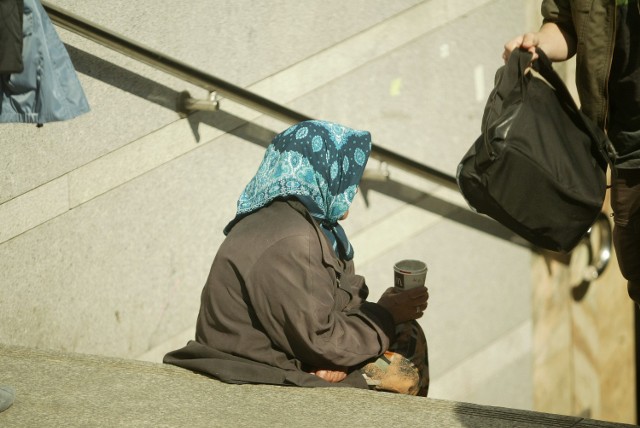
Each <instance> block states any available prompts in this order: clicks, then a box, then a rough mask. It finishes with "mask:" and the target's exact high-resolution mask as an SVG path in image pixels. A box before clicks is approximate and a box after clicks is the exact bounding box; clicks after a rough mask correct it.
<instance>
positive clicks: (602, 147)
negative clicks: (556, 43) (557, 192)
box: [514, 47, 616, 174]
mask: <svg viewBox="0 0 640 428" xmlns="http://www.w3.org/2000/svg"><path fill="white" fill-rule="evenodd" d="M516 50H519V49H516ZM516 50H514V52H515V51H516ZM536 54H537V55H538V58H537V59H536V60H535V61H533V63H532V65H531V66H532V68H533V69H534V70H535V71H537V72H538V73H540V75H541V76H542V77H544V78H545V80H546V81H547V82H549V84H550V85H551V86H553V88H554V89H555V91H556V94H558V96H559V97H560V99H561V100H562V101H563V102H564V103H565V105H567V106H568V107H569V108H571V110H572V111H573V112H574V113H575V115H576V117H577V118H578V119H579V120H580V121H581V122H582V124H583V125H584V128H585V129H586V130H587V132H589V134H590V135H591V138H592V140H594V141H596V143H597V149H598V152H599V153H600V155H601V156H602V158H603V159H602V160H603V161H605V162H606V163H607V164H609V167H610V168H611V171H612V173H613V174H615V173H616V168H615V165H614V162H613V157H614V156H613V155H612V153H613V149H612V148H611V147H610V143H609V140H608V138H607V136H606V135H605V134H604V132H602V131H601V130H600V129H599V128H597V125H596V124H595V123H593V121H592V120H590V119H589V118H588V117H586V116H585V115H584V114H583V113H582V112H581V111H580V108H579V107H578V105H577V104H576V102H575V100H574V98H573V96H571V93H570V92H569V89H567V86H566V85H565V84H564V81H563V80H562V79H561V78H560V76H559V75H558V73H557V72H556V71H555V70H554V69H553V66H552V64H551V60H550V59H549V57H548V56H547V54H545V53H544V51H543V50H542V49H540V48H537V47H536Z"/></svg>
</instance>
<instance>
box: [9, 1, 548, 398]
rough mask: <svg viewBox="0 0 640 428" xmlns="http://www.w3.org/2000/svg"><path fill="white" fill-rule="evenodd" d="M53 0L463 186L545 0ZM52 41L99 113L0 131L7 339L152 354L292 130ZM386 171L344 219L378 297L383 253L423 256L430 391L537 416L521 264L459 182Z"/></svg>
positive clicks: (93, 48)
mask: <svg viewBox="0 0 640 428" xmlns="http://www.w3.org/2000/svg"><path fill="white" fill-rule="evenodd" d="M51 3H52V4H55V5H58V6H60V7H63V8H66V9H68V10H70V11H72V12H73V13H75V14H77V15H80V16H82V17H84V18H86V19H88V20H90V21H93V22H95V23H97V24H99V25H103V26H105V27H108V28H110V29H112V30H113V31H116V32H119V33H121V34H124V35H126V36H127V37H129V38H131V39H133V40H136V41H138V42H140V43H142V44H144V45H147V46H149V47H151V48H154V49H156V50H159V51H161V52H164V53H166V54H168V55H171V56H173V57H175V58H177V59H179V60H181V61H184V62H185V63H187V64H190V65H193V66H195V67H197V68H200V69H202V70H205V71H206V72H208V73H210V74H213V75H216V76H218V77H221V78H223V79H227V80H229V81H230V82H232V83H235V84H238V85H240V86H243V87H246V88H248V89H249V90H252V91H255V92H257V93H259V94H261V95H263V96H265V97H267V98H270V99H272V100H274V101H276V102H279V103H282V104H285V105H287V106H289V107H291V108H294V109H297V110H299V111H301V112H304V113H306V114H308V115H310V116H313V117H317V118H323V119H327V120H333V121H338V122H342V123H344V124H346V125H349V126H352V127H356V128H360V129H367V130H370V131H371V132H372V134H373V136H374V140H375V143H376V144H379V145H380V146H383V147H386V148H388V149H390V150H393V151H396V152H398V153H401V154H403V155H405V156H409V157H412V158H414V159H416V160H417V161H419V162H422V163H425V164H427V165H429V166H432V167H435V168H438V169H440V170H442V171H444V172H446V173H448V174H451V175H453V174H454V172H455V169H456V166H457V163H458V161H459V160H460V158H461V157H462V155H463V154H464V153H465V152H466V150H467V149H468V147H469V146H470V145H471V143H472V142H473V141H474V140H475V138H476V137H477V135H478V134H479V124H480V118H481V115H482V111H483V107H484V103H485V101H486V97H487V95H488V94H489V91H490V90H491V88H492V86H493V74H494V72H495V70H496V68H497V67H499V66H500V65H501V52H502V45H503V44H504V42H505V41H507V40H508V39H509V38H511V37H512V36H514V35H516V34H519V33H520V32H522V31H523V30H525V29H531V28H534V27H535V25H532V16H534V15H535V13H532V12H531V11H532V10H534V11H535V8H537V5H538V4H539V1H527V2H517V3H516V2H513V1H512V0H464V1H463V0H455V1H453V0H423V1H420V0H397V1H393V2H389V1H383V0H366V1H365V0H350V1H348V2H344V1H339V0H322V1H320V0H309V1H305V2H299V1H294V0H272V1H269V2H257V1H250V0H227V1H212V0H209V1H207V0H191V1H189V2H186V3H185V5H183V6H176V3H175V2H170V1H168V0H139V1H135V2H130V1H123V0H113V1H110V2H103V1H98V0H82V1H79V0H52V1H51ZM186 5H188V6H186ZM58 30H59V31H58V32H59V34H60V36H61V38H62V39H63V41H64V42H65V43H66V45H67V48H68V50H69V53H70V55H71V57H72V60H73V62H74V65H75V66H76V69H77V70H78V72H79V76H80V79H81V82H82V84H83V87H84V89H85V91H86V94H87V97H88V99H89V102H90V105H91V108H92V111H91V113H89V114H87V115H84V116H82V117H79V118H77V119H74V120H72V121H69V122H63V123H56V124H47V125H45V126H44V127H43V128H40V129H37V128H36V127H35V126H31V125H23V124H11V125H3V126H2V129H1V133H0V287H1V288H0V291H1V292H0V343H4V344H8V345H25V346H31V347H35V348H41V349H56V350H65V351H77V352H83V353H91V354H100V355H108V356H117V357H126V358H138V359H147V360H156V361H157V360H159V359H160V358H161V356H162V355H163V354H164V353H165V352H166V351H168V350H171V349H174V348H175V347H178V346H182V344H184V343H185V342H186V340H188V339H189V338H190V337H191V336H192V335H193V326H194V322H195V318H196V315H197V311H198V305H199V294H200V290H201V287H202V285H203V284H204V280H205V278H206V275H207V273H208V270H209V267H210V263H211V261H212V259H213V256H214V254H215V252H216V249H217V247H218V245H219V244H220V242H221V241H222V239H223V235H222V232H221V229H222V227H223V226H224V225H225V224H226V222H227V221H228V220H229V219H231V218H232V217H233V214H234V211H235V201H236V198H237V197H238V195H239V194H240V192H241V191H242V188H243V187H244V185H245V184H246V182H247V181H248V180H249V179H250V178H251V176H252V175H253V173H254V172H255V170H256V168H257V165H258V163H259V162H260V160H261V158H262V154H263V151H264V145H266V144H267V143H268V142H269V141H270V139H271V137H272V136H273V135H274V134H275V133H277V132H280V131H281V130H283V129H284V128H286V126H287V125H286V124H284V123H281V122H278V121H276V120H274V119H270V118H267V117H262V116H261V115H260V114H258V113H256V112H253V111H251V110H249V109H247V108H244V107H242V106H239V105H237V104H235V103H233V102H231V101H228V100H222V103H221V111H220V112H218V113H198V114H194V115H192V116H190V117H189V118H188V119H181V118H180V117H179V116H178V114H177V113H176V112H175V111H174V110H173V106H174V103H175V98H176V96H177V94H178V93H179V92H180V91H182V90H185V89H186V90H189V91H190V92H191V93H192V95H195V96H200V97H205V96H206V92H205V91H204V90H202V89H199V88H194V87H191V86H190V85H188V84H185V83H184V82H182V81H180V80H178V79H175V78H172V77H169V76H167V75H165V74H163V73H161V72H159V71H156V70H153V69H151V68H149V67H147V66H145V65H142V64H140V63H137V62H136V61H134V60H132V59H129V58H127V57H124V56H121V55H119V54H117V53H115V52H113V51H110V50H109V49H107V48H105V47H102V46H99V45H96V44H94V43H92V42H89V41H87V40H85V39H83V38H81V37H79V36H77V35H75V34H72V33H69V32H67V31H64V30H61V29H58ZM379 167H380V165H377V163H376V162H375V161H372V162H371V163H370V165H369V169H370V171H375V170H376V169H377V168H379ZM390 173H391V179H390V180H389V181H386V182H383V181H379V180H375V179H373V180H367V181H365V182H363V186H362V192H361V193H360V196H359V197H358V199H357V200H356V202H355V204H354V207H353V209H352V215H351V216H350V218H349V219H348V221H346V222H345V224H344V226H345V228H346V229H347V231H348V233H349V234H350V236H351V238H352V240H353V243H354V246H355V249H356V264H357V269H358V270H359V271H360V272H361V273H362V274H363V275H364V276H365V277H367V279H368V282H369V284H370V287H371V291H372V298H373V299H376V298H377V296H379V295H380V293H381V292H382V290H384V289H385V288H386V287H388V286H390V285H391V283H392V270H391V266H392V264H393V262H394V261H396V260H398V259H400V258H407V257H410V258H419V259H423V260H425V261H427V263H428V265H429V269H430V270H429V275H428V284H429V287H430V293H431V300H430V306H429V310H428V312H427V314H426V315H425V317H424V318H423V319H422V320H421V324H422V325H423V327H424V329H425V331H426V334H427V337H428V340H429V346H430V358H431V372H432V380H433V383H432V390H431V396H432V397H434V398H444V399H452V400H461V401H470V402H475V403H481V404H493V405H500V406H507V407H516V408H522V409H530V408H532V407H533V398H532V397H533V391H532V388H533V386H532V368H531V366H532V315H531V289H532V284H531V261H532V255H531V252H530V251H529V249H528V248H527V247H526V246H523V245H521V243H519V242H518V241H517V240H516V241H515V242H514V241H513V240H512V236H511V235H510V234H509V233H508V232H507V231H506V230H504V229H503V228H502V227H500V226H499V225H497V224H496V223H494V222H492V221H490V220H488V219H485V218H481V217H479V216H476V215H474V214H472V213H470V212H469V211H468V210H467V209H466V204H465V203H464V201H463V200H462V199H461V198H460V196H459V195H458V194H457V193H456V192H454V191H452V190H450V189H446V188H442V187H438V186H436V185H435V184H433V183H430V182H428V181H425V180H423V179H419V178H416V177H415V176H411V175H408V174H406V173H403V172H402V171H398V170H395V169H393V168H390Z"/></svg>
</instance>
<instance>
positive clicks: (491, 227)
mask: <svg viewBox="0 0 640 428" xmlns="http://www.w3.org/2000/svg"><path fill="white" fill-rule="evenodd" d="M65 47H66V48H67V51H68V52H69V56H70V57H71V61H72V62H73V65H74V67H75V69H76V71H77V72H78V73H81V74H84V75H87V76H89V77H91V78H93V79H97V80H100V81H101V82H104V83H106V84H108V85H110V86H113V87H115V88H118V89H120V90H122V91H125V92H128V93H130V94H132V95H135V96H137V97H140V98H143V99H144V100H146V101H148V102H151V103H154V104H157V105H159V106H161V107H164V108H166V109H169V110H172V111H175V112H176V113H178V99H179V97H180V92H178V91H176V90H174V89H172V88H169V87H168V86H165V85H162V84H161V83H158V82H155V81H153V80H151V79H148V78H146V77H144V76H141V75H139V74H137V73H134V72H132V71H130V70H127V69H126V68H123V67H120V66H118V65H115V64H112V63H110V62H108V61H105V60H104V59H102V58H99V57H97V56H95V55H93V54H91V53H89V52H86V51H83V50H81V49H78V48H76V47H74V46H70V45H65ZM177 118H178V116H176V119H177ZM187 120H188V121H189V124H190V126H191V129H192V131H193V134H194V137H195V138H196V141H200V135H199V132H198V125H199V124H200V123H204V124H206V125H208V126H211V127H213V128H217V129H219V130H221V131H224V132H225V133H229V134H232V135H234V136H236V137H238V138H241V139H243V140H245V141H249V142H251V143H254V144H257V145H260V146H262V147H265V148H266V147H267V146H268V145H269V143H270V142H271V140H272V139H273V137H275V136H276V134H277V133H276V132H274V131H272V130H270V129H267V128H264V127H262V126H259V125H256V124H253V123H249V122H247V121H245V120H244V119H241V118H239V117H237V116H234V115H232V114H229V113H226V112H224V111H216V112H214V113H212V112H197V113H193V114H191V115H189V116H188V117H187ZM360 187H361V190H362V192H363V195H364V197H365V202H366V201H367V196H366V195H367V192H369V191H375V192H379V193H382V194H385V195H387V196H391V197H393V198H395V199H398V200H401V201H403V202H406V203H408V204H413V205H415V206H417V207H420V208H422V209H425V210H427V211H430V212H432V213H434V214H438V215H441V216H443V217H444V218H447V219H449V220H451V221H455V222H458V223H460V224H462V225H465V226H467V227H471V228H473V229H476V230H479V231H482V232H485V233H488V234H490V235H493V236H495V237H497V238H500V239H504V240H506V241H509V242H512V243H515V244H519V245H522V246H526V247H529V244H527V243H526V242H524V241H522V240H521V239H518V238H517V237H516V235H514V234H513V233H512V232H511V231H509V230H508V229H506V228H505V227H503V226H502V225H500V224H499V223H497V222H495V221H493V220H491V219H489V218H487V217H484V216H481V215H478V214H475V213H473V212H471V211H469V210H467V209H464V208H460V207H458V206H455V205H454V204H451V203H450V202H447V201H444V200H442V199H439V198H436V197H434V196H432V195H429V194H427V193H424V192H421V191H419V190H416V189H414V188H412V187H410V186H407V185H405V184H403V183H398V182H394V181H393V180H391V179H389V180H386V181H379V180H366V179H363V181H362V182H361V186H360ZM367 203H368V202H367Z"/></svg>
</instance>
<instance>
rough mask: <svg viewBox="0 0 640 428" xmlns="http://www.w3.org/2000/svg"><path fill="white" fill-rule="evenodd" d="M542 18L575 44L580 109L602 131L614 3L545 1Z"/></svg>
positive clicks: (601, 0) (606, 107)
mask: <svg viewBox="0 0 640 428" xmlns="http://www.w3.org/2000/svg"><path fill="white" fill-rule="evenodd" d="M542 16H543V17H544V22H545V23H546V22H553V23H556V24H557V25H558V26H559V27H560V28H561V29H562V30H563V31H564V32H565V33H566V34H568V35H569V36H570V37H572V38H573V39H574V40H575V41H576V42H577V47H576V54H577V57H576V85H577V88H578V94H579V96H580V103H581V108H582V110H583V111H584V113H585V114H586V115H587V116H589V117H590V118H591V119H592V120H594V121H595V122H596V123H597V124H598V125H599V126H600V127H601V128H603V129H604V128H605V127H606V121H607V113H608V102H609V100H608V99H607V85H608V81H609V73H610V71H611V62H612V60H613V47H614V42H615V33H616V2H615V0H544V1H543V2H542Z"/></svg>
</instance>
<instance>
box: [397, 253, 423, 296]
mask: <svg viewBox="0 0 640 428" xmlns="http://www.w3.org/2000/svg"><path fill="white" fill-rule="evenodd" d="M426 279H427V264H426V263H425V262H421V261H420V260H400V261H399V262H397V263H396V264H395V265H393V285H394V286H395V287H397V288H399V289H401V290H409V289H411V288H415V287H422V286H424V282H425V280H426Z"/></svg>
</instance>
